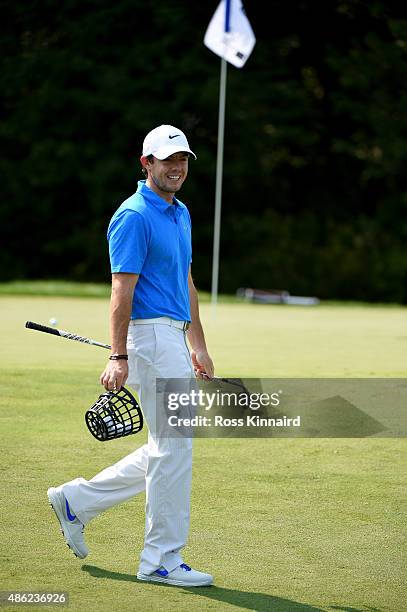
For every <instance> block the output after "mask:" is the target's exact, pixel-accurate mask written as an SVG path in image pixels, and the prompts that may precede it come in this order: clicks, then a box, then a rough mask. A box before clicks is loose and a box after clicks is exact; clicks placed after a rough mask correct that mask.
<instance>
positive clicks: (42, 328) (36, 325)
mask: <svg viewBox="0 0 407 612" xmlns="http://www.w3.org/2000/svg"><path fill="white" fill-rule="evenodd" d="M25 326H26V327H28V329H36V330H37V331H41V332H45V333H46V334H53V335H54V336H59V335H60V333H59V331H58V330H57V329H55V328H54V327H47V326H46V325H40V324H39V323H34V322H33V321H27V322H26V324H25Z"/></svg>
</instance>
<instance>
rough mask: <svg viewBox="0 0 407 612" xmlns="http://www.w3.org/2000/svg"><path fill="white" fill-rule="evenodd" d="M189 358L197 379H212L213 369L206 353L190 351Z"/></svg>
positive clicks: (204, 351)
mask: <svg viewBox="0 0 407 612" xmlns="http://www.w3.org/2000/svg"><path fill="white" fill-rule="evenodd" d="M191 358H192V365H193V366H194V370H195V376H196V377H197V378H200V379H202V380H204V379H208V378H213V375H214V372H215V368H214V365H213V361H212V359H211V358H210V356H209V353H208V351H206V350H203V351H191Z"/></svg>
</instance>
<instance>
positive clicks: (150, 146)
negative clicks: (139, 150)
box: [143, 125, 196, 159]
mask: <svg viewBox="0 0 407 612" xmlns="http://www.w3.org/2000/svg"><path fill="white" fill-rule="evenodd" d="M181 151H183V152H185V153H190V154H191V155H192V157H193V158H194V159H196V155H195V153H194V152H193V151H191V149H190V148H189V144H188V140H187V137H186V136H185V134H184V132H181V130H179V129H178V128H176V127H174V126H172V125H160V126H159V127H156V128H154V130H151V132H149V133H148V134H147V136H146V137H145V138H144V142H143V155H144V156H145V157H147V155H154V157H156V158H157V159H166V158H167V157H169V156H170V155H172V154H173V153H180V152H181Z"/></svg>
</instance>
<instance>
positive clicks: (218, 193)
mask: <svg viewBox="0 0 407 612" xmlns="http://www.w3.org/2000/svg"><path fill="white" fill-rule="evenodd" d="M226 74H227V61H226V60H225V58H223V57H222V59H221V64H220V88H219V120H218V152H217V160H216V189H215V221H214V234H213V260H212V299H211V301H212V307H213V309H215V307H216V304H217V302H218V284H219V244H220V220H221V214H220V213H221V207H222V175H223V142H224V134H225V105H226Z"/></svg>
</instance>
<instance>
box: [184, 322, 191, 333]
mask: <svg viewBox="0 0 407 612" xmlns="http://www.w3.org/2000/svg"><path fill="white" fill-rule="evenodd" d="M189 325H190V323H189V321H184V325H183V326H182V331H184V332H186V331H188V329H189Z"/></svg>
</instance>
